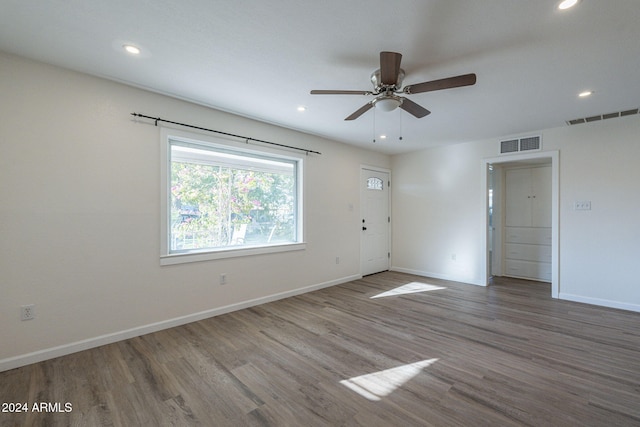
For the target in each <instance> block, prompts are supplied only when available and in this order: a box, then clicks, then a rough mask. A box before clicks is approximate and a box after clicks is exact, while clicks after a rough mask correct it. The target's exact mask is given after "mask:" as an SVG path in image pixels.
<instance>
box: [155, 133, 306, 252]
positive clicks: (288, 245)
mask: <svg viewBox="0 0 640 427" xmlns="http://www.w3.org/2000/svg"><path fill="white" fill-rule="evenodd" d="M163 133H164V134H165V135H163V141H165V148H166V151H165V150H163V151H165V153H166V159H165V161H164V162H163V163H164V165H165V168H166V169H165V171H164V175H165V177H164V180H163V181H164V185H165V187H164V199H165V200H164V201H163V209H164V212H163V217H164V218H165V221H166V227H163V228H164V230H165V233H166V236H164V238H163V259H164V262H163V264H173V263H175V262H185V261H200V260H203V259H216V258H226V257H230V256H240V255H253V254H256V253H265V252H274V251H283V250H294V249H301V247H300V245H301V244H302V224H301V218H302V216H301V206H302V205H301V193H300V181H301V179H300V176H301V168H302V159H301V158H295V157H289V156H282V155H277V154H273V153H271V152H265V151H254V150H248V149H239V148H237V147H234V146H229V145H224V144H222V143H221V142H222V141H216V140H215V139H209V138H207V139H204V137H203V136H200V135H197V136H196V138H198V139H193V136H194V135H191V138H186V137H184V136H179V135H178V136H175V135H174V134H176V133H177V132H171V133H169V131H166V132H163Z"/></svg>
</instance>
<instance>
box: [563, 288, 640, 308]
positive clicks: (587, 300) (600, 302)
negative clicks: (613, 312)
mask: <svg viewBox="0 0 640 427" xmlns="http://www.w3.org/2000/svg"><path fill="white" fill-rule="evenodd" d="M559 298H560V299H562V300H567V301H573V302H580V303H584V304H591V305H596V306H602V307H609V308H617V309H620V310H628V311H636V312H640V304H628V303H624V302H619V301H611V300H607V299H601V298H591V297H585V296H582V295H573V294H567V293H563V292H560V296H559Z"/></svg>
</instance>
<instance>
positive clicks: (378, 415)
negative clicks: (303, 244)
mask: <svg viewBox="0 0 640 427" xmlns="http://www.w3.org/2000/svg"><path fill="white" fill-rule="evenodd" d="M425 285H428V286H425ZM394 290H395V291H394ZM402 290H405V291H406V290H409V291H411V290H412V291H414V292H413V293H406V294H401V293H400V291H402ZM385 292H387V293H392V295H390V296H383V295H384V293H385ZM381 294H382V295H381ZM549 295H550V287H549V285H547V284H541V283H536V282H527V281H521V280H505V279H501V280H496V283H494V284H493V285H492V286H489V287H487V288H483V287H477V286H472V285H464V284H459V283H453V282H447V281H442V280H435V279H427V278H424V277H418V276H411V275H407V274H402V273H394V272H385V273H381V274H377V275H372V276H367V277H365V278H363V279H361V280H356V281H353V282H350V283H346V284H344V285H340V286H335V287H332V288H327V289H323V290H320V291H316V292H312V293H308V294H305V295H301V296H297V297H293V298H289V299H285V300H281V301H276V302H273V303H269V304H265V305H261V306H258V307H254V308H250V309H245V310H241V311H237V312H234V313H230V314H226V315H222V316H218V317H215V318H211V319H207V320H203V321H200V322H195V323H191V324H189V325H185V326H181V327H177V328H173V329H169V330H165V331H161V332H157V333H153V334H149V335H145V336H142V337H138V338H134V339H129V340H126V341H122V342H118V343H115V344H111V345H106V346H103V347H99V348H95V349H91V350H87V351H83V352H80V353H76V354H72V355H69V356H65V357H60V358H57V359H53V360H49V361H46V362H42V363H37V364H34V365H30V366H26V367H23V368H18V369H14V370H11V371H7V372H3V373H0V402H2V403H10V402H27V403H28V404H29V405H33V403H34V402H51V403H55V402H59V403H60V404H61V405H62V408H64V404H65V403H67V402H68V403H70V404H71V405H72V410H71V412H54V413H51V412H49V413H39V412H33V411H31V408H29V409H30V410H29V412H27V413H0V425H1V426H40V425H42V426H45V425H46V426H67V425H74V426H75V425H78V426H173V425H175V426H191V425H202V426H234V427H235V426H367V427H374V426H517V425H528V426H618V425H620V426H630V425H640V314H638V313H632V312H626V311H621V310H614V309H607V308H601V307H594V306H589V305H583V304H578V303H571V302H566V301H557V300H553V299H551V298H550V296H549ZM376 296H378V297H376ZM374 297H376V298H374Z"/></svg>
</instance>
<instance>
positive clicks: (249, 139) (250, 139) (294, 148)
mask: <svg viewBox="0 0 640 427" xmlns="http://www.w3.org/2000/svg"><path fill="white" fill-rule="evenodd" d="M131 115H132V116H134V117H143V118H145V119H151V120H153V121H155V125H156V126H158V122H164V123H171V124H174V125H178V126H185V127H188V128H192V129H198V130H204V131H207V132H213V133H218V134H220V135H226V136H232V137H234V138H240V139H244V140H245V141H247V142H249V141H254V142H261V143H263V144H270V145H276V146H278V147H283V148H289V149H291V150H298V151H304V152H305V153H307V155H309V153H313V154H322V153H320V152H318V151H313V150H308V149H306V148H300V147H293V146H291V145H284V144H278V143H277V142H270V141H264V140H262V139H255V138H250V137H246V136H242V135H235V134H233V133H228V132H222V131H219V130H213V129H207V128H203V127H200V126H194V125H188V124H186V123H180V122H173V121H171V120H165V119H161V118H160V117H151V116H145V115H144V114H139V113H131Z"/></svg>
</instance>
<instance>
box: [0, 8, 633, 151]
mask: <svg viewBox="0 0 640 427" xmlns="http://www.w3.org/2000/svg"><path fill="white" fill-rule="evenodd" d="M556 6H557V1H556V0H482V1H478V0H395V1H393V2H390V1H387V0H367V1H345V0H323V1H300V0H274V1H264V0H233V1H231V0H228V1H222V0H181V1H177V0H109V1H103V0H39V1H25V0H0V50H3V51H6V52H10V53H15V54H18V55H22V56H25V57H28V58H34V59H37V60H40V61H44V62H47V63H51V64H55V65H60V66H63V67H66V68H70V69H73V70H78V71H82V72H86V73H89V74H94V75H98V76H102V77H105V78H108V79H112V80H116V81H120V82H124V83H127V84H131V85H134V86H138V87H143V88H147V89H150V90H152V91H155V92H160V93H164V94H169V95H172V96H176V97H178V98H182V99H187V100H190V101H193V102H196V103H199V104H203V105H207V106H211V107H214V108H218V109H221V110H225V111H230V112H234V113H237V114H239V115H242V116H246V117H251V118H255V119H258V120H261V121H265V122H269V123H275V124H278V125H281V126H284V127H288V128H293V129H297V130H301V131H303V132H307V133H310V134H315V135H320V136H324V137H327V138H331V139H334V140H338V141H343V142H346V143H349V144H354V145H358V146H363V147H367V148H371V149H375V150H379V151H382V152H386V153H400V152H407V151H412V150H418V149H422V148H426V147H430V146H434V145H440V144H451V143H457V142H463V141H469V140H477V139H484V138H493V137H496V138H499V137H502V136H507V135H515V134H526V133H527V132H533V131H536V130H539V129H545V128H549V127H555V126H563V125H565V121H566V120H569V119H574V118H578V117H586V116H591V115H595V114H603V113H609V112H614V111H621V110H627V109H631V108H637V107H638V106H639V105H640V84H638V75H639V74H638V72H639V70H640V41H639V36H640V25H639V23H640V1H639V0H582V1H581V2H580V3H579V4H578V6H577V7H575V8H573V9H572V10H568V11H563V12H561V11H558V10H557V9H556ZM125 42H128V43H132V44H135V45H138V46H140V47H141V48H142V49H143V53H142V55H140V56H139V57H132V56H131V55H129V54H126V53H125V52H124V51H123V50H122V49H121V46H122V44H124V43H125ZM383 50H388V51H396V52H400V53H402V54H403V60H402V68H403V69H404V70H405V71H406V77H405V81H404V83H405V84H412V83H419V82H423V81H429V80H435V79H440V78H444V77H450V76H454V75H459V74H466V73H471V72H473V73H476V75H477V84H476V85H475V86H469V87H463V88H456V89H449V90H444V91H439V92H429V93H423V94H415V95H409V97H410V98H411V99H412V100H413V101H415V102H417V103H419V104H420V105H422V106H424V107H425V108H427V109H429V110H431V111H432V114H431V115H429V116H426V117H424V118H422V119H416V118H414V117H413V116H411V115H409V114H408V113H406V112H404V111H401V110H396V111H395V112H392V113H381V112H375V110H370V111H369V112H367V113H365V114H364V115H363V116H362V117H360V118H359V119H358V120H356V121H350V122H346V121H344V120H343V119H344V118H345V117H346V116H348V115H349V114H351V113H352V112H354V111H355V110H357V109H358V108H359V107H360V106H362V105H363V104H365V103H366V102H368V101H369V100H370V99H371V97H366V96H353V95H352V96H337V95H315V96H312V95H310V94H309V91H310V90H311V89H350V90H371V89H372V86H371V83H370V81H369V76H370V74H371V73H372V72H373V71H374V70H375V69H376V68H378V66H379V52H380V51H383ZM0 78H8V77H7V76H0ZM586 89H589V90H593V91H594V94H593V95H592V96H591V97H589V98H587V99H579V98H578V97H577V94H578V92H580V91H583V90H586ZM299 105H304V106H306V107H307V111H305V112H303V113H301V112H298V111H297V107H298V106H299ZM138 112H139V113H143V114H149V115H156V114H157V112H154V111H138ZM167 118H168V119H174V118H172V117H167ZM374 118H375V120H374ZM613 120H616V119H613ZM374 122H375V126H376V129H375V132H377V133H379V132H386V133H388V134H389V135H390V138H388V139H387V140H381V139H380V138H379V137H376V140H377V141H376V142H375V143H373V138H374V135H375V134H374ZM195 124H197V125H201V126H206V125H207V123H195ZM400 129H401V131H400ZM237 131H238V132H241V129H238V130H237ZM400 133H401V135H402V137H403V139H402V141H399V140H398V139H397V138H398V136H399V135H400ZM250 136H252V137H256V138H260V135H250Z"/></svg>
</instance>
